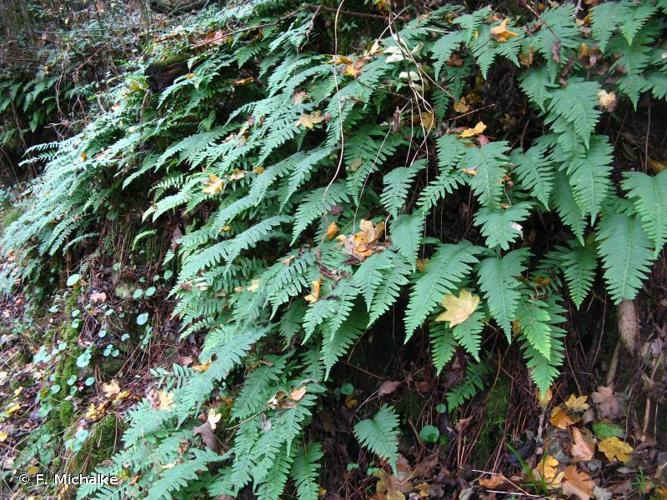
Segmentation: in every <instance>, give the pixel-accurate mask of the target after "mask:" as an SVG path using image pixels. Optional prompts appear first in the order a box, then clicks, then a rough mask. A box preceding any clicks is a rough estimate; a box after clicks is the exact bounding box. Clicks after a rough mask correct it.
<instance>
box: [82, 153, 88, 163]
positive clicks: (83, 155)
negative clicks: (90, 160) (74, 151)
mask: <svg viewBox="0 0 667 500" xmlns="http://www.w3.org/2000/svg"><path fill="white" fill-rule="evenodd" d="M86 158H87V156H86V152H85V151H84V152H83V153H81V161H86Z"/></svg>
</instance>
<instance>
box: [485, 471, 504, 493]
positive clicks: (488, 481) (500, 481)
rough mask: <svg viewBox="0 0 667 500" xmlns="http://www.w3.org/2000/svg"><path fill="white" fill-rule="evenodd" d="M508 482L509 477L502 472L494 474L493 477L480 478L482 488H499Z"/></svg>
mask: <svg viewBox="0 0 667 500" xmlns="http://www.w3.org/2000/svg"><path fill="white" fill-rule="evenodd" d="M507 484H508V483H507V478H506V477H505V476H503V475H502V474H494V475H492V476H491V477H487V478H481V479H480V480H479V485H480V486H481V487H482V488H486V489H489V490H497V489H499V488H501V487H503V486H505V485H507Z"/></svg>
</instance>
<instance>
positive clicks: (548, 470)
mask: <svg viewBox="0 0 667 500" xmlns="http://www.w3.org/2000/svg"><path fill="white" fill-rule="evenodd" d="M559 465H560V463H559V462H558V460H557V459H556V458H555V457H552V456H551V455H544V457H542V460H540V461H539V462H538V463H537V466H536V467H535V469H534V472H536V473H537V475H538V476H540V477H541V478H542V479H544V481H545V482H546V483H547V484H558V483H560V480H561V479H562V474H557V472H558V466H559Z"/></svg>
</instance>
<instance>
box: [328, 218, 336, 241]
mask: <svg viewBox="0 0 667 500" xmlns="http://www.w3.org/2000/svg"><path fill="white" fill-rule="evenodd" d="M337 234H338V224H336V223H335V222H332V223H331V224H329V226H327V233H326V236H327V240H329V241H331V240H333V239H334V238H335V237H336V235H337Z"/></svg>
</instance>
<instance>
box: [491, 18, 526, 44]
mask: <svg viewBox="0 0 667 500" xmlns="http://www.w3.org/2000/svg"><path fill="white" fill-rule="evenodd" d="M508 21H509V19H503V21H502V22H501V23H500V24H499V25H498V26H494V27H493V28H491V36H492V37H493V38H495V39H496V42H498V43H505V42H506V41H508V40H509V39H510V38H514V37H515V36H519V35H518V34H517V33H514V32H513V31H510V30H509V29H507V22H508Z"/></svg>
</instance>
